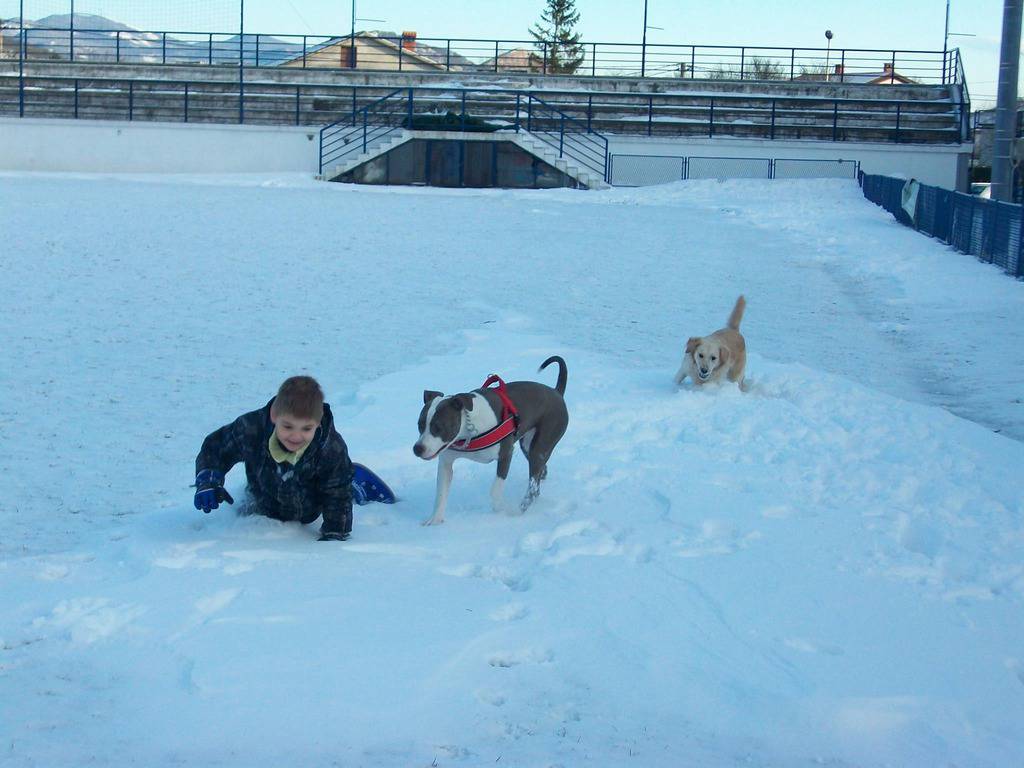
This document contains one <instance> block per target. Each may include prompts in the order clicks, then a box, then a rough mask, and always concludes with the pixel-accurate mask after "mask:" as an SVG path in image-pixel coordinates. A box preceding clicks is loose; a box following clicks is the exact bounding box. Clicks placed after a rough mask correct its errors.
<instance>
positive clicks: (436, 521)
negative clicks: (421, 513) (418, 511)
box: [420, 515, 444, 525]
mask: <svg viewBox="0 0 1024 768" xmlns="http://www.w3.org/2000/svg"><path fill="white" fill-rule="evenodd" d="M443 522H444V517H443V516H438V515H431V516H430V517H428V518H427V519H426V520H424V521H423V522H422V523H420V525H440V524H441V523H443Z"/></svg>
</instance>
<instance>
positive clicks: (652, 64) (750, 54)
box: [5, 19, 955, 84]
mask: <svg viewBox="0 0 1024 768" xmlns="http://www.w3.org/2000/svg"><path fill="white" fill-rule="evenodd" d="M5 25H6V27H7V28H8V29H11V30H17V31H18V32H19V33H21V34H23V37H24V47H25V58H26V59H28V60H40V61H42V60H48V61H52V60H55V59H56V60H65V61H74V62H113V63H128V64H188V65H205V66H239V64H240V63H241V64H242V65H243V66H246V67H276V66H297V67H317V68H320V67H325V68H332V69H351V68H353V65H355V66H356V67H357V68H359V69H368V70H373V69H379V70H394V69H395V68H396V67H397V69H398V70H399V71H417V70H424V69H426V70H434V71H445V72H492V73H503V74H517V73H518V74H527V75H562V74H571V75H574V76H577V77H655V78H685V79H706V78H711V79H726V80H824V81H830V82H839V83H859V82H864V81H866V80H869V79H871V78H872V77H876V76H881V77H884V75H885V73H886V71H887V70H888V71H890V72H892V71H895V72H897V75H898V76H900V75H902V76H904V77H907V78H909V79H910V80H911V81H912V82H916V83H923V84H947V83H951V82H953V81H952V80H951V76H952V75H953V74H955V66H954V65H953V63H952V62H951V61H950V57H949V53H950V52H947V51H926V50H883V49H857V48H842V49H830V48H795V47H791V46H728V45H699V44H689V43H687V44H655V43H647V44H642V43H605V42H580V43H579V44H578V46H577V47H576V52H577V57H574V61H575V60H576V59H577V58H578V62H577V63H574V64H572V65H570V66H568V67H566V66H564V65H560V64H559V62H558V60H556V59H555V57H554V56H553V55H552V51H555V50H559V49H560V48H564V44H561V43H555V42H553V41H536V40H493V39H490V40H488V39H473V38H422V37H420V38H417V37H415V36H402V35H395V36H390V35H374V34H372V33H360V35H359V38H360V40H366V39H371V38H372V39H373V40H375V41H377V43H376V44H374V45H372V46H363V45H359V46H358V56H357V60H356V61H353V60H352V57H351V53H350V52H351V47H350V45H349V40H350V35H282V34H264V33H259V34H251V33H246V34H245V35H244V36H243V39H242V40H241V45H239V39H238V34H237V32H235V31H231V32H196V31H182V32H175V31H167V30H109V29H89V28H84V27H83V28H78V27H76V28H75V29H68V28H66V27H65V28H58V27H37V26H24V27H23V28H22V27H20V26H17V25H16V24H15V23H14V22H13V20H11V19H8V20H7V21H6V23H5ZM377 49H379V50H377Z"/></svg>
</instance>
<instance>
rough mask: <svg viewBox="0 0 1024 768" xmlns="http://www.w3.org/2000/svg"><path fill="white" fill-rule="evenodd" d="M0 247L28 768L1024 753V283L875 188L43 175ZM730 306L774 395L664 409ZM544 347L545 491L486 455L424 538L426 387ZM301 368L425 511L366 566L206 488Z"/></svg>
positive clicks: (7, 555)
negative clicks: (504, 187) (897, 210)
mask: <svg viewBox="0 0 1024 768" xmlns="http://www.w3.org/2000/svg"><path fill="white" fill-rule="evenodd" d="M210 182H212V183H210ZM0 229H2V230H3V231H4V232H5V233H7V237H6V246H5V248H4V251H3V255H2V256H0V258H2V261H3V269H4V273H5V276H7V278H8V282H7V285H8V296H9V299H10V305H9V307H8V312H7V313H5V316H4V317H3V319H2V320H0V339H2V342H3V348H4V349H5V350H7V355H8V358H9V359H10V360H13V361H17V364H16V365H9V366H4V368H3V369H2V373H0V382H2V385H3V386H2V390H3V391H4V392H5V397H4V398H3V399H2V402H0V437H2V438H3V439H4V444H5V445H6V446H8V450H6V451H4V452H3V454H2V456H0V483H2V485H0V523H2V526H3V528H2V530H4V532H5V535H4V536H3V539H2V541H0V555H2V560H0V580H2V582H3V584H4V589H3V591H2V598H0V616H2V617H3V618H2V619H0V648H2V650H0V723H2V724H3V725H4V728H3V729H2V732H3V734H4V736H5V739H4V744H3V745H2V746H3V754H4V756H5V763H9V764H11V765H12V766H29V765H66V764H95V765H125V764H132V763H135V764H140V765H172V764H190V765H238V766H242V765H245V766H254V765H255V766H264V765H265V766H276V765H290V764H296V763H301V764H304V765H309V766H328V765H364V766H395V765H403V766H405V765H423V766H428V765H439V766H471V765H472V766H475V765H493V764H498V765H524V766H526V765H529V766H534V765H536V766H567V767H568V766H578V765H601V766H617V765H644V766H666V767H668V766H680V765H693V766H734V765H751V764H753V765H785V766H792V765H820V764H831V765H864V766H883V765H899V766H934V765H940V764H941V765H946V764H951V765H952V764H956V765H972V766H993V767H994V766H1004V765H1010V764H1016V763H1019V762H1021V760H1022V759H1024V738H1022V736H1021V734H1020V728H1019V724H1020V722H1021V721H1022V716H1024V653H1022V651H1021V648H1020V644H1019V638H1020V637H1022V636H1024V619H1022V618H1021V617H1022V613H1021V604H1022V601H1024V565H1022V562H1021V557H1020V553H1021V551H1022V546H1024V502H1022V497H1024V494H1022V493H1021V483H1020V480H1019V477H1020V466H1021V462H1022V459H1024V446H1022V445H1021V443H1019V442H1017V441H1015V440H1012V439H1009V438H1007V437H1005V436H1003V435H999V434H995V433H994V432H993V429H994V428H999V429H1005V430H1006V431H1007V432H1008V433H1015V434H1018V435H1020V434H1022V430H1021V425H1022V423H1024V420H1022V418H1021V416H1020V414H1019V412H1018V411H1019V410H1020V408H1019V405H1018V406H1014V405H1013V403H1012V400H1013V398H1014V397H1016V396H1019V392H1020V389H1019V387H1018V386H1017V381H1019V379H1015V378H1014V377H1015V376H1019V375H1020V372H1021V370H1022V366H1024V363H1022V361H1021V359H1020V357H1021V356H1020V353H1019V351H1016V350H1019V349H1020V348H1021V347H1020V346H1012V345H1011V343H1010V341H1008V338H1009V337H1008V334H1012V333H1019V330H1017V331H1014V330H1013V329H1014V328H1016V329H1019V328H1020V327H1021V325H1022V324H1021V320H1022V319H1024V304H1022V302H1021V300H1020V297H1021V293H1020V291H1021V285H1020V284H1019V283H1015V282H1014V281H1012V280H1010V279H1008V278H1006V277H1004V276H1002V275H1000V274H999V273H998V271H997V270H994V269H991V268H989V267H986V266H984V265H981V264H978V263H977V262H975V261H973V260H972V259H971V258H970V257H966V256H963V255H961V254H956V253H954V252H952V251H949V250H948V249H946V248H944V247H942V246H940V245H938V244H936V243H934V242H931V241H929V240H927V239H926V238H923V237H921V236H919V235H916V234H915V233H912V232H909V231H907V230H904V229H902V228H901V227H899V225H897V224H895V223H894V222H891V220H889V219H888V218H887V215H886V214H884V212H882V211H880V209H876V208H875V207H874V206H872V205H871V204H869V203H867V202H865V201H863V200H862V199H860V198H859V192H858V190H857V189H856V187H855V186H853V185H852V184H848V183H841V182H832V181H829V182H809V183H807V182H805V183H799V182H793V183H783V182H774V183H772V184H768V183H760V182H744V183H739V182H736V183H730V184H721V185H720V184H714V183H702V184H689V185H688V184H679V185H672V186H669V187H666V188H664V189H658V190H630V191H629V192H623V191H612V192H609V193H607V194H596V193H595V194H589V193H570V192H565V191H553V192H542V193H523V192H497V191H491V192H461V191H454V192H453V191H447V192H446V191H439V190H377V189H350V188H343V187H338V186H329V185H317V184H313V183H310V182H307V181H304V180H300V179H295V178H278V179H272V180H257V179H238V178H226V177H222V178H219V179H214V180H201V179H178V180H153V179H101V178H88V177H83V178H74V177H41V176H21V175H15V176H7V177H3V178H0ZM951 284H955V285H956V286H959V287H957V288H950V287H949V286H950V285H951ZM740 292H743V293H745V294H746V295H747V298H748V301H749V302H750V303H749V307H748V311H747V316H746V318H745V320H744V325H743V331H744V333H745V334H746V336H747V339H748V345H749V348H750V359H749V362H748V376H749V379H750V385H751V386H750V391H749V392H747V393H741V392H739V391H738V390H737V389H736V388H735V387H732V386H722V387H716V388H709V389H704V390H695V389H693V388H691V387H684V388H677V387H675V386H674V385H673V384H672V381H671V379H672V375H673V373H674V372H675V370H676V368H677V367H678V363H679V352H680V347H681V344H682V343H683V341H684V340H685V338H686V337H687V336H688V335H691V334H696V333H703V332H708V331H711V330H714V329H715V328H718V327H720V326H721V325H722V324H723V323H724V320H725V317H726V315H727V314H728V311H729V309H730V308H731V307H732V302H733V300H734V299H735V296H736V295H737V294H738V293H740ZM954 331H955V335H954ZM954 338H955V339H956V342H957V349H958V350H959V352H956V353H955V356H956V357H958V358H960V359H962V357H963V350H964V349H970V350H973V351H972V354H974V355H976V356H977V360H978V362H979V363H981V365H977V364H972V365H969V366H965V365H956V364H953V363H947V361H946V359H945V358H943V357H941V356H940V355H939V352H940V351H946V352H949V353H950V354H954V351H953V350H951V349H950V340H951V339H954ZM550 354H561V355H563V356H564V357H565V358H566V360H567V361H568V364H569V382H568V388H567V392H566V399H567V401H568V404H569V407H570V414H571V416H570V426H569V430H568V432H567V433H566V436H565V438H564V439H563V441H562V443H561V444H560V445H559V446H558V448H557V450H556V453H555V455H554V457H553V459H552V460H551V462H550V463H549V478H548V480H547V481H546V482H545V484H544V486H543V489H542V493H541V497H540V499H539V500H538V501H537V502H536V503H535V505H534V506H533V507H531V508H530V509H529V510H528V512H527V513H526V514H524V515H519V514H515V513H514V512H513V511H512V510H515V509H516V506H517V502H518V498H519V494H521V493H522V492H523V491H525V487H526V471H525V462H524V461H523V459H522V456H517V457H516V458H515V459H514V460H513V466H512V473H511V476H510V480H509V482H508V483H507V484H506V501H507V504H508V506H509V512H508V513H506V514H495V513H494V512H493V511H491V509H490V500H489V495H488V490H489V487H490V484H491V481H492V479H493V465H491V466H488V467H481V466H478V465H475V464H472V463H471V462H458V463H457V464H456V468H455V481H454V483H453V486H452V493H451V497H450V499H449V506H448V514H447V522H446V523H445V524H444V525H443V526H439V527H436V528H424V527H422V526H421V525H420V522H421V521H422V520H423V519H425V518H426V517H428V516H429V514H430V510H431V505H432V500H433V492H434V471H435V465H434V464H432V463H426V462H423V461H421V460H419V459H416V458H415V457H414V456H413V454H412V444H413V441H414V440H415V438H416V434H417V432H416V423H415V422H416V416H417V414H418V412H419V406H420V404H421V402H422V399H421V394H422V391H423V390H424V389H440V390H443V391H445V392H456V391H463V390H467V389H471V388H473V387H476V386H479V385H480V384H481V383H482V381H483V379H484V378H485V377H486V375H487V374H489V373H491V372H499V373H501V374H502V375H503V376H505V377H506V378H508V379H516V378H539V379H540V380H542V381H546V382H547V383H552V382H553V379H554V375H553V372H552V371H551V370H548V371H545V372H544V373H541V374H537V373H536V372H535V371H536V367H537V365H538V364H539V363H540V362H541V361H542V360H544V359H545V358H546V357H547V356H548V355H550ZM998 359H1002V360H1003V361H1004V363H1003V365H1002V366H1001V368H1000V369H999V372H998V373H997V374H995V375H993V370H992V369H989V370H988V371H985V370H983V366H984V365H988V364H990V363H994V362H995V361H996V360H998ZM302 370H308V371H310V372H312V373H313V374H314V375H317V376H318V377H319V378H320V379H321V380H322V382H323V383H324V386H325V389H326V391H327V394H328V399H329V400H330V402H331V404H332V407H333V409H334V411H335V415H336V419H337V420H338V423H339V425H340V428H341V431H342V433H343V435H344V436H345V438H346V440H347V442H348V444H349V447H350V450H351V452H352V454H353V457H354V458H356V459H357V460H359V461H362V462H364V463H366V464H368V465H370V466H372V467H373V468H375V469H376V470H378V471H379V472H380V473H381V474H382V475H383V476H384V477H385V478H386V479H387V480H388V481H389V482H390V483H391V484H392V486H393V487H394V488H395V490H396V491H397V493H398V494H399V495H400V497H401V502H400V503H399V504H397V505H395V506H393V507H384V506H368V507H363V508H358V509H357V511H356V520H355V530H354V536H353V538H352V540H350V541H349V542H346V543H344V544H336V543H323V544H321V543H318V542H315V540H314V539H315V526H311V527H309V528H303V527H300V526H296V525H288V524H280V523H277V522H274V521H270V520H265V519H253V518H238V517H236V516H235V515H233V514H232V513H231V511H230V509H228V510H223V509H222V510H219V511H217V512H214V513H213V514H211V515H208V516H207V515H203V514H201V513H199V512H196V511H195V510H194V509H192V506H191V492H190V491H189V489H188V488H187V487H186V486H187V484H188V483H189V482H190V481H191V462H192V459H193V457H194V455H195V452H196V450H197V449H198V446H199V442H200V441H201V439H202V437H203V436H204V435H205V433H206V432H208V431H210V430H212V429H213V428H214V427H216V426H219V425H220V424H221V423H223V422H225V421H227V420H228V419H229V418H231V417H233V416H234V415H237V414H238V413H240V412H241V411H243V410H245V409H247V408H251V407H255V406H257V405H260V404H262V403H263V402H265V400H266V398H267V397H269V395H270V394H271V393H272V392H273V390H274V388H275V387H276V385H277V384H278V383H279V381H280V379H282V378H284V376H286V375H289V374H291V373H295V372H299V371H302ZM940 375H941V376H943V377H944V378H941V381H942V382H943V385H942V387H941V388H936V387H934V386H932V384H933V383H934V382H935V381H939V380H940V378H938V377H940ZM982 379H984V380H985V386H984V387H983V388H982V387H979V386H977V385H978V382H980V381H981V380H982ZM7 393H10V394H7ZM940 405H948V406H949V407H950V409H952V410H954V411H956V412H959V413H965V414H968V415H970V416H971V417H972V418H974V419H976V420H977V421H978V422H981V423H980V424H979V423H974V422H972V421H968V420H965V419H963V418H959V417H958V416H954V415H952V414H951V413H949V412H948V411H946V410H944V409H943V408H941V407H939V406H940ZM243 484H244V478H243V474H242V472H241V470H240V469H238V470H236V471H235V472H233V473H232V474H231V475H230V476H229V481H228V485H229V488H230V489H231V490H232V491H233V492H237V493H236V496H237V494H238V493H241V492H242V488H243Z"/></svg>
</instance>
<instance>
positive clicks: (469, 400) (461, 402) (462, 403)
mask: <svg viewBox="0 0 1024 768" xmlns="http://www.w3.org/2000/svg"><path fill="white" fill-rule="evenodd" d="M452 405H454V406H455V407H456V409H458V410H460V411H472V410H473V396H472V395H467V394H465V393H463V394H461V395H453V396H452Z"/></svg>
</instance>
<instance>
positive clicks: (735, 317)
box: [726, 296, 747, 331]
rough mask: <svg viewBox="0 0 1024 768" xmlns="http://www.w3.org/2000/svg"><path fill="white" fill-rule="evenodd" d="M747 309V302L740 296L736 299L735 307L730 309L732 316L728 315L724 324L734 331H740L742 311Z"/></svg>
mask: <svg viewBox="0 0 1024 768" xmlns="http://www.w3.org/2000/svg"><path fill="white" fill-rule="evenodd" d="M746 308H747V300H746V299H744V298H743V297H742V296H740V297H739V298H738V299H736V306H735V307H733V308H732V314H731V315H729V322H728V323H727V324H726V325H728V326H729V327H730V328H732V329H733V330H734V331H738V330H739V329H740V320H742V319H743V310H744V309H746Z"/></svg>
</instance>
